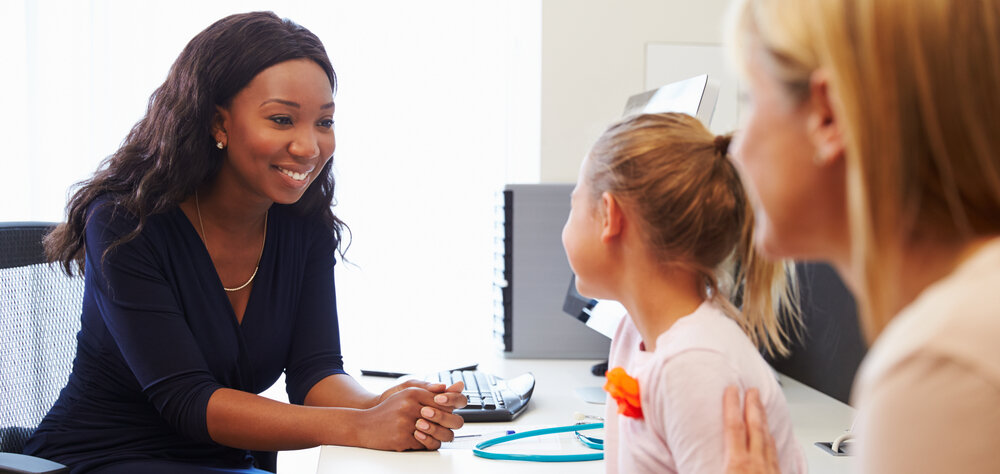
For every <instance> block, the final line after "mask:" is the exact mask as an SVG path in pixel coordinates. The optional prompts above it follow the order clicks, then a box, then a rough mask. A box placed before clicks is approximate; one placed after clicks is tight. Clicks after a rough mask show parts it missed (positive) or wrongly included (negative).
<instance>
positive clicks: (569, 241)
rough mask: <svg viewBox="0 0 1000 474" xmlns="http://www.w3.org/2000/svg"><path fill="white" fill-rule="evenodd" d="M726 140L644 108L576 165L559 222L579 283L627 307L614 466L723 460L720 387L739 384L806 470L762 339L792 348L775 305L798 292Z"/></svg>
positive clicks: (629, 468)
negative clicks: (758, 246)
mask: <svg viewBox="0 0 1000 474" xmlns="http://www.w3.org/2000/svg"><path fill="white" fill-rule="evenodd" d="M728 148H729V137H727V136H720V137H716V136H714V135H713V134H711V133H710V132H709V131H708V130H707V129H705V127H704V126H703V125H702V124H701V123H700V122H698V120H697V119H695V118H693V117H691V116H688V115H682V114H656V115H638V116H634V117H631V118H628V119H625V120H623V121H622V122H620V123H617V124H615V125H612V126H611V127H610V128H608V130H607V131H606V132H605V133H604V134H603V135H602V136H601V137H600V138H599V139H598V140H597V143H596V144H595V145H594V147H593V149H592V150H591V152H590V154H589V156H588V157H587V158H586V159H585V160H584V162H583V165H582V166H581V168H580V177H579V180H578V182H577V185H576V189H574V190H573V195H572V210H571V211H570V215H569V219H568V220H567V222H566V227H565V228H564V230H563V245H564V246H565V248H566V254H567V256H568V258H569V262H570V265H571V266H572V267H573V271H574V272H575V273H576V285H577V289H578V290H579V291H580V293H582V294H584V295H587V296H591V297H594V298H606V299H613V300H617V301H620V302H621V303H622V304H623V305H624V306H625V308H626V309H627V310H628V317H627V318H623V320H622V323H621V324H620V325H619V326H618V329H617V331H616V333H615V336H614V338H613V342H612V344H611V354H610V358H609V362H610V367H612V370H611V371H610V372H609V373H608V382H609V383H608V385H607V388H608V391H609V392H610V393H611V396H612V398H613V399H614V400H615V402H614V403H609V404H608V409H607V418H606V423H607V424H606V426H607V434H606V441H605V443H604V445H605V448H604V451H605V455H606V465H607V471H608V472H609V473H615V472H621V473H665V472H681V473H684V472H690V473H702V472H719V471H720V470H721V469H722V468H723V461H724V458H723V453H724V448H725V447H724V444H723V441H722V429H723V424H722V410H721V409H720V407H719V404H718V402H717V400H718V398H719V397H721V396H722V393H723V391H724V390H725V388H726V386H727V385H730V384H737V385H740V386H741V387H746V388H750V387H756V388H757V389H758V390H759V392H760V394H761V395H762V398H763V400H764V403H765V404H766V405H767V413H768V415H769V416H770V418H771V426H770V431H771V432H773V433H774V436H775V438H776V439H777V440H778V443H777V444H778V447H777V452H778V456H779V459H780V463H781V467H782V469H783V470H784V471H785V472H789V473H791V472H805V459H804V457H803V456H802V452H801V450H800V449H799V446H798V443H797V442H796V441H795V437H794V436H793V435H792V424H791V419H790V417H789V414H788V407H787V406H786V403H785V397H784V395H783V394H782V392H781V387H779V386H778V383H777V381H776V380H775V377H774V375H773V373H772V372H771V370H770V369H769V368H768V366H767V363H766V362H764V359H763V357H761V355H760V352H759V348H764V349H766V350H768V351H770V352H782V353H783V352H785V351H786V342H787V334H785V333H784V331H783V330H782V325H781V324H779V320H778V314H779V312H778V307H779V306H780V305H782V304H786V303H792V302H793V301H794V299H792V298H790V297H789V296H788V290H789V285H788V284H787V281H788V280H787V277H786V270H785V267H784V266H783V265H782V264H780V263H770V262H766V261H764V260H762V259H760V258H758V257H757V254H756V252H755V251H754V249H753V246H752V245H751V239H750V238H751V235H752V233H753V227H754V219H753V212H752V211H751V209H750V205H749V203H748V202H747V197H746V192H745V191H744V190H743V186H742V185H741V184H740V179H739V176H738V174H737V173H736V169H735V168H734V167H733V164H732V163H731V162H730V160H729V159H728V158H727V150H728ZM737 265H738V268H739V272H738V273H737V274H736V276H735V279H734V278H733V276H732V274H733V272H734V270H736V269H737ZM734 281H735V284H734ZM734 288H738V289H739V290H741V291H742V295H743V303H744V304H743V305H742V310H740V309H737V308H736V307H735V306H734V305H733V304H732V303H731V302H730V300H731V298H732V296H733V293H734V292H735V291H734ZM786 314H790V315H794V314H795V311H794V310H792V311H791V312H790V313H786Z"/></svg>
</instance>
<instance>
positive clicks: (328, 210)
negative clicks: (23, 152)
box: [45, 12, 346, 275]
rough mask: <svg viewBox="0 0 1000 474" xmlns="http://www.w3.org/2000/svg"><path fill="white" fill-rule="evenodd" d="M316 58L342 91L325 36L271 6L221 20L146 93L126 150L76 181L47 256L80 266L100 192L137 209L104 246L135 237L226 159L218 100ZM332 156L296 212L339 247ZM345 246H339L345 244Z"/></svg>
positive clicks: (222, 102) (224, 103) (69, 269)
mask: <svg viewBox="0 0 1000 474" xmlns="http://www.w3.org/2000/svg"><path fill="white" fill-rule="evenodd" d="M301 58H306V59H311V60H313V61H315V62H316V64H319V66H320V67H321V68H323V71H325V72H326V75H327V77H329V79H330V87H331V88H332V89H333V91H334V93H336V90H337V76H336V73H334V71H333V66H332V65H331V64H330V58H329V57H328V56H327V54H326V49H325V48H324V47H323V43H322V42H320V40H319V38H317V37H316V35H314V34H313V33H312V32H310V31H309V30H307V29H305V28H303V27H302V26H299V25H298V24H296V23H294V22H292V21H291V20H288V19H284V20H283V19H281V18H279V17H278V16H277V15H275V14H274V13H271V12H253V13H243V14H238V15H232V16H228V17H226V18H223V19H221V20H219V21H217V22H215V23H214V24H212V25H211V26H209V27H208V28H206V29H205V30H204V31H202V32H201V33H199V34H198V35H197V36H195V37H194V38H193V39H192V40H191V41H190V42H189V43H188V44H187V46H185V47H184V51H182V52H181V54H180V56H178V57H177V60H176V61H175V62H174V64H173V66H171V68H170V73H169V74H168V75H167V79H166V80H165V81H164V82H163V85H161V86H160V87H159V88H157V89H156V91H154V92H153V95H152V96H151V97H150V98H149V104H148V106H147V109H146V115H145V116H144V117H143V118H142V119H141V120H139V121H138V122H137V123H136V124H135V126H133V127H132V130H131V131H130V132H129V134H128V136H127V137H126V138H125V141H124V142H123V143H122V145H121V147H120V148H119V149H118V151H116V152H115V153H114V154H113V155H111V156H110V157H108V158H107V159H105V160H104V162H102V163H101V165H100V167H98V170H97V172H96V173H95V174H94V176H93V177H92V178H90V179H89V180H85V181H82V182H80V183H77V185H76V188H77V189H76V191H75V192H74V193H73V197H72V198H71V199H70V201H69V203H68V204H67V206H66V222H64V223H62V224H60V225H59V226H57V227H56V228H55V229H54V230H53V231H52V232H51V233H50V234H49V235H48V237H46V239H45V252H46V254H47V256H48V259H49V261H51V262H57V263H58V264H59V265H61V266H62V268H63V270H64V271H65V272H66V273H67V274H70V275H72V274H73V268H74V267H76V268H77V269H78V270H79V271H80V273H81V274H82V273H83V268H84V241H85V239H84V227H85V225H86V221H87V209H88V207H89V206H90V204H91V203H92V202H93V201H94V200H95V199H96V198H98V197H99V196H102V195H105V194H106V195H109V196H111V199H112V201H113V202H114V205H115V206H116V209H121V210H124V211H125V212H128V213H130V214H131V215H133V216H134V217H135V218H136V219H137V220H138V224H137V226H136V228H135V229H134V230H133V231H132V232H131V233H129V234H127V235H125V236H123V237H122V238H120V239H119V240H117V241H115V242H113V243H112V244H111V245H110V246H109V248H108V251H110V250H111V249H113V248H114V247H116V246H118V245H121V244H123V243H125V242H128V241H130V240H132V239H134V238H135V237H136V236H138V235H139V233H140V232H142V229H143V227H144V226H145V224H146V220H147V219H148V218H149V216H151V215H155V214H159V213H162V212H165V211H167V210H170V209H172V208H173V207H175V206H177V205H178V204H180V203H181V202H182V201H183V200H184V199H186V198H187V197H188V196H190V195H191V194H192V193H194V192H195V190H196V189H197V188H198V187H199V186H201V185H202V184H203V183H205V182H208V181H211V180H213V179H214V178H215V176H216V175H217V174H218V172H219V169H220V167H221V165H222V161H223V157H224V151H223V150H219V149H218V148H216V147H215V139H214V138H213V136H212V122H213V119H214V117H215V115H216V106H221V107H228V106H229V105H230V103H231V101H232V99H233V97H234V96H235V95H236V94H237V93H238V92H239V91H240V90H242V89H243V88H244V87H246V86H247V84H249V83H250V81H251V80H252V79H253V78H254V77H255V76H257V74H258V73H260V72H261V71H263V70H264V69H267V68H268V67H270V66H273V65H275V64H278V63H281V62H284V61H288V60H292V59H301ZM332 167H333V160H329V161H328V162H327V163H326V166H324V167H323V169H322V170H321V171H320V174H319V176H317V178H316V182H315V183H314V184H313V185H311V186H309V188H308V189H307V190H306V192H305V193H304V194H303V196H302V198H301V199H299V201H298V202H296V203H295V204H293V205H292V206H291V207H292V209H293V210H294V211H295V212H297V213H298V214H301V215H308V216H316V217H318V218H320V219H321V220H322V222H324V223H325V224H326V225H327V226H328V227H329V228H330V231H331V232H332V234H333V237H334V238H335V239H336V241H337V243H338V246H339V245H340V243H341V236H342V231H343V229H345V228H346V226H345V225H344V223H343V222H342V221H341V220H340V219H338V218H337V217H336V216H335V215H334V214H333V209H332V207H333V204H334V193H333V191H334V176H333V172H332ZM341 252H343V249H341Z"/></svg>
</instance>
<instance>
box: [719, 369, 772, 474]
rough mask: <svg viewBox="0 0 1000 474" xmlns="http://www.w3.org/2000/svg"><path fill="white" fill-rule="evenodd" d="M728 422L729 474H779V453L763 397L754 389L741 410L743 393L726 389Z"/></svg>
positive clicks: (726, 419)
mask: <svg viewBox="0 0 1000 474" xmlns="http://www.w3.org/2000/svg"><path fill="white" fill-rule="evenodd" d="M722 413H723V415H722V418H723V420H724V422H725V438H726V440H725V441H726V473H727V474H772V473H773V474H780V473H781V469H780V467H779V466H778V450H777V447H776V446H775V442H774V438H773V437H772V436H771V430H770V429H769V428H768V424H767V413H766V412H765V411H764V405H763V404H761V402H760V393H759V392H757V389H755V388H751V389H750V390H748V391H747V393H746V402H745V408H743V407H740V391H739V389H738V388H737V387H734V386H730V387H727V388H726V391H725V393H724V394H723V396H722Z"/></svg>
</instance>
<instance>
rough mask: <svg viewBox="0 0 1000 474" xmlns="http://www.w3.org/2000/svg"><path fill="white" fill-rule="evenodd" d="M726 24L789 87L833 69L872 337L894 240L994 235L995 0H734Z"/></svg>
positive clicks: (999, 101)
mask: <svg viewBox="0 0 1000 474" xmlns="http://www.w3.org/2000/svg"><path fill="white" fill-rule="evenodd" d="M728 30H729V32H730V34H732V36H731V38H730V39H729V42H730V44H731V45H732V48H731V51H733V52H734V53H735V56H736V57H737V63H738V64H746V58H748V57H750V56H751V55H755V56H754V57H755V58H761V59H763V62H762V64H763V66H764V67H765V68H766V69H765V70H767V71H768V73H769V74H771V76H772V77H774V78H776V79H778V80H779V81H780V82H781V83H783V84H784V85H785V88H786V90H787V91H788V92H789V93H790V94H791V95H792V96H793V97H795V96H796V95H798V96H799V98H800V99H804V98H805V97H804V96H803V95H802V94H803V85H804V86H805V87H806V89H805V93H806V95H807V94H808V84H809V80H810V77H811V75H812V74H813V73H814V72H815V71H817V70H819V69H824V70H825V71H826V72H828V73H829V74H830V90H832V91H835V96H834V97H835V98H836V99H837V100H835V101H834V102H833V104H832V105H833V108H834V112H835V113H836V114H837V116H838V117H839V118H840V124H841V130H842V132H843V134H844V137H845V141H846V170H847V171H846V180H847V188H846V194H847V209H848V220H849V229H850V236H851V242H850V244H851V257H852V259H853V261H852V262H851V264H852V267H853V268H855V269H856V270H855V272H856V273H857V274H856V275H855V276H856V278H857V279H858V281H857V283H858V285H859V289H860V294H859V295H857V296H858V297H859V298H858V299H859V302H860V306H861V308H860V310H861V311H860V313H861V322H862V326H863V327H864V329H865V333H866V335H867V336H868V338H869V340H872V339H874V338H875V337H876V336H877V335H878V334H879V333H880V332H881V330H882V329H883V328H885V326H886V325H887V324H888V322H889V321H890V320H891V319H892V317H893V316H894V315H893V314H892V313H893V311H892V310H891V309H890V308H889V304H890V303H889V300H890V295H893V294H894V292H896V291H898V287H897V285H895V284H894V282H893V281H891V280H890V279H889V277H888V271H889V270H888V269H889V268H891V267H892V266H894V264H896V263H898V262H899V261H900V259H902V258H905V257H904V256H903V255H902V254H901V248H902V246H903V245H907V244H915V243H916V244H919V243H937V244H940V243H944V244H951V243H961V242H964V241H968V240H969V239H973V238H977V237H983V236H990V235H996V234H997V233H998V232H1000V159H998V156H1000V155H998V153H1000V133H998V130H1000V42H998V41H997V38H1000V2H997V1H972V0H962V1H956V0H920V1H913V0H832V1H831V0H738V1H737V2H736V3H735V4H734V8H733V10H732V16H731V27H730V28H728ZM901 244H902V245H901Z"/></svg>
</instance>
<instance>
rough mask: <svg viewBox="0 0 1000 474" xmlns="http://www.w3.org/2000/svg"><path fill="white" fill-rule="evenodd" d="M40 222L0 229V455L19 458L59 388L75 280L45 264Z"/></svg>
mask: <svg viewBox="0 0 1000 474" xmlns="http://www.w3.org/2000/svg"><path fill="white" fill-rule="evenodd" d="M54 226H55V224H53V223H45V222H9V223H0V452H13V453H20V452H21V451H22V449H23V447H24V442H25V440H27V438H28V436H30V435H31V433H32V432H33V431H34V429H35V427H37V426H38V423H39V422H40V421H41V420H42V417H44V416H45V414H46V413H48V411H49V408H51V407H52V404H53V403H54V402H55V400H56V398H57V397H58V396H59V391H60V390H61V389H62V387H63V386H65V385H66V380H67V378H68V376H69V373H70V371H71V370H72V367H73V358H74V356H75V355H76V334H77V332H79V330H80V312H81V308H82V304H83V278H81V277H69V276H67V275H66V274H65V273H63V272H62V271H60V269H59V268H58V267H57V266H54V265H49V264H48V263H45V253H44V251H43V249H42V238H43V237H44V236H45V234H47V233H48V232H49V231H51V230H52V228H53V227H54Z"/></svg>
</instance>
